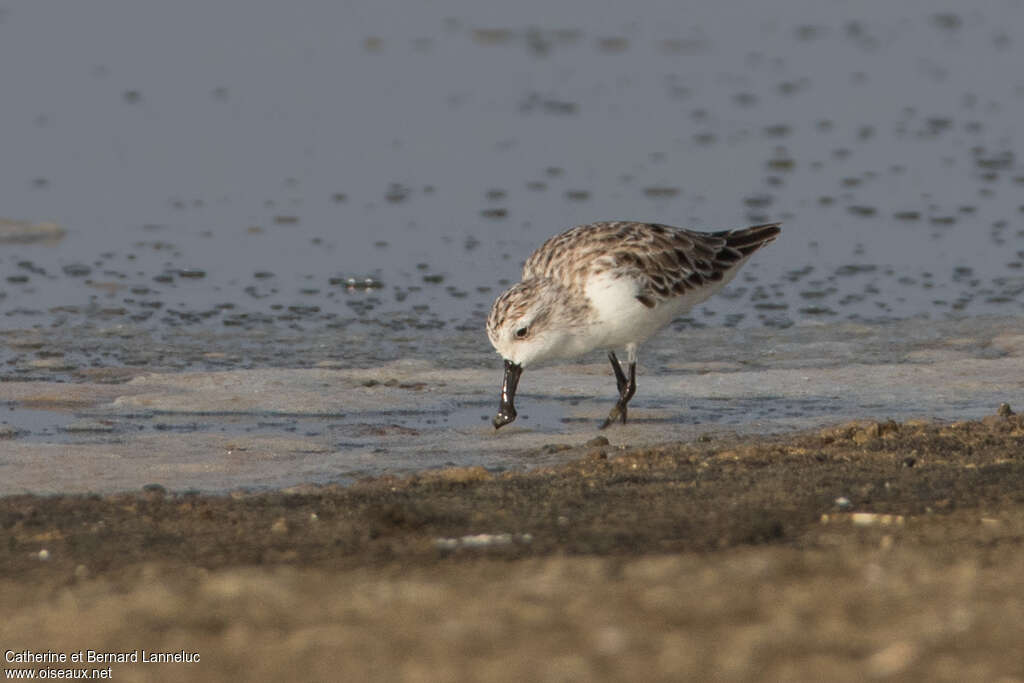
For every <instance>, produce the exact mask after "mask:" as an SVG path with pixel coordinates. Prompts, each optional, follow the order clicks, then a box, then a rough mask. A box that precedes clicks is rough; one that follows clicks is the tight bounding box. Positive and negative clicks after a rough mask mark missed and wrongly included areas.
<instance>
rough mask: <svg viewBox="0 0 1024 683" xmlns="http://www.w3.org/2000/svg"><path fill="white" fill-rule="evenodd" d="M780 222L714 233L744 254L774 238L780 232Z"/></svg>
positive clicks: (752, 251) (755, 249)
mask: <svg viewBox="0 0 1024 683" xmlns="http://www.w3.org/2000/svg"><path fill="white" fill-rule="evenodd" d="M781 225H782V224H781V223H765V224H764V225H752V226H750V227H749V228H743V229H741V230H725V231H723V232H718V233H715V234H716V235H717V236H719V237H724V238H725V243H726V246H728V247H731V248H733V249H736V250H737V251H739V252H740V253H741V254H743V255H744V256H747V255H749V254H753V253H754V252H755V251H757V250H758V249H760V248H761V247H763V246H764V245H766V244H768V243H769V242H772V241H774V240H775V238H776V237H778V235H779V233H780V232H782V230H781V229H780V227H779V226H781Z"/></svg>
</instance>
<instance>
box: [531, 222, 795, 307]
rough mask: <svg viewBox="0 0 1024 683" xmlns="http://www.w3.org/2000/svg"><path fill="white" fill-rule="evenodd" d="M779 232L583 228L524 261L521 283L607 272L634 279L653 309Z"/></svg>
mask: <svg viewBox="0 0 1024 683" xmlns="http://www.w3.org/2000/svg"><path fill="white" fill-rule="evenodd" d="M778 232H779V230H778V224H768V225H763V226H754V227H751V228H745V229H741V230H732V231H722V232H716V233H705V232H697V231H694V230H686V229H683V228H673V227H671V226H667V225H660V224H656V223H636V222H622V221H609V222H602V223H592V224H589V225H581V226H577V227H575V228H572V229H571V230H568V231H566V232H564V233H562V234H560V235H556V236H554V237H552V238H551V239H549V240H548V241H546V242H545V243H544V244H542V245H541V246H540V247H539V248H538V249H537V250H536V251H535V252H534V253H533V254H532V255H531V256H530V258H529V259H528V260H527V261H526V264H525V265H524V267H523V279H524V280H526V279H529V278H533V277H548V278H552V279H554V280H556V281H558V282H561V283H562V284H563V285H565V286H567V287H574V286H582V284H583V282H584V281H585V280H586V278H588V277H590V276H592V275H596V274H599V273H602V272H607V271H611V272H613V273H615V274H616V276H618V277H629V278H633V279H635V280H636V281H637V282H638V283H639V284H640V288H641V293H640V294H639V295H638V297H637V298H638V299H639V300H640V302H641V303H643V304H644V305H645V306H647V307H649V308H651V307H653V306H654V305H656V304H657V303H658V302H660V301H663V300H665V299H670V298H673V297H676V296H679V295H682V294H684V293H686V292H687V291H689V290H692V289H695V288H698V287H702V286H705V285H707V284H711V283H714V282H717V281H719V280H721V279H722V278H723V277H724V275H725V273H726V272H727V271H728V270H729V269H730V268H731V267H732V266H734V265H736V263H737V262H739V261H740V260H742V259H743V258H744V257H745V256H747V255H749V254H751V253H753V252H754V251H756V250H757V249H758V248H759V247H761V246H762V245H764V244H766V243H768V242H770V241H771V240H772V239H774V237H775V236H776V235H777V234H778Z"/></svg>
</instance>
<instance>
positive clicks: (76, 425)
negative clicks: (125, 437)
mask: <svg viewBox="0 0 1024 683" xmlns="http://www.w3.org/2000/svg"><path fill="white" fill-rule="evenodd" d="M61 429H63V430H64V431H65V432H72V433H75V432H103V433H109V432H113V431H114V430H115V429H117V427H116V425H115V424H114V423H113V422H111V421H109V420H77V421H75V422H72V423H71V424H68V425H64V426H63V427H62V428H61Z"/></svg>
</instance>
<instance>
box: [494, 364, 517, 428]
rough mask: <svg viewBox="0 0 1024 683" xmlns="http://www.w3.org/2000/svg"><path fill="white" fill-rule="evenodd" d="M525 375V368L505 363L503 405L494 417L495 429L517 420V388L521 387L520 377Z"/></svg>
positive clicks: (502, 391)
mask: <svg viewBox="0 0 1024 683" xmlns="http://www.w3.org/2000/svg"><path fill="white" fill-rule="evenodd" d="M521 374H523V366H522V365H517V364H515V363H513V362H512V361H510V360H506V361H505V379H503V380H502V381H501V404H500V405H499V406H498V414H497V415H495V416H494V421H493V424H494V428H495V429H501V428H502V427H504V426H505V425H507V424H508V423H509V422H511V421H512V420H514V419H516V415H517V414H518V413H516V406H515V400H516V387H518V386H519V376H520V375H521Z"/></svg>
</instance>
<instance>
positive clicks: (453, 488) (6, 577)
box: [0, 408, 1024, 681]
mask: <svg viewBox="0 0 1024 683" xmlns="http://www.w3.org/2000/svg"><path fill="white" fill-rule="evenodd" d="M557 448H562V447H561V446H559V447H557ZM568 455H571V456H572V459H571V461H570V462H568V463H567V464H563V465H559V466H556V467H548V468H539V469H535V470H532V471H529V472H517V473H500V474H496V473H493V472H489V471H487V470H485V469H483V468H451V469H439V470H433V471H428V472H424V473H421V474H417V475H414V476H410V477H404V478H393V477H383V478H374V479H368V480H365V481H361V482H359V483H357V484H355V485H352V486H348V487H340V486H308V487H304V486H303V487H294V488H291V489H285V490H277V491H272V492H261V493H246V492H239V493H234V494H225V495H201V494H188V493H174V492H168V491H165V490H163V489H162V488H160V487H157V486H152V487H148V488H147V489H145V490H141V491H138V492H131V493H121V494H111V495H102V496H100V495H58V496H45V497H44V496H30V495H25V496H17V495H16V496H8V497H5V498H2V499H0V548H3V549H4V551H3V553H2V554H0V604H2V605H3V606H4V618H3V619H2V620H0V642H2V643H3V644H4V649H5V650H6V653H5V658H6V660H7V661H5V662H4V667H5V668H6V669H12V668H19V667H23V666H24V667H28V668H35V669H44V668H50V669H70V668H77V667H82V668H88V669H92V668H96V669H97V670H98V671H103V670H105V671H106V672H107V673H108V674H109V675H110V676H111V677H112V678H113V679H116V680H154V681H162V680H168V681H169V680H194V681H206V680H226V679H236V680H239V679H245V680H282V679H283V680H353V681H355V680H408V681H436V680H448V681H452V680H473V681H511V680H517V681H522V680H535V681H570V680H654V681H657V680H666V681H667V680H685V679H692V680H710V679H717V680H722V679H735V680H833V681H843V680H851V681H852V680H865V679H869V678H880V679H885V678H889V677H897V678H899V679H905V680H911V679H914V680H933V681H940V680H959V681H962V680H1003V681H1010V680H1024V419H1022V418H1021V416H1018V415H1015V414H1013V413H1012V411H1010V410H1009V409H1007V408H1003V409H1002V410H1001V411H1000V413H999V414H996V415H992V416H989V417H986V418H985V419H983V420H980V421H962V422H955V423H948V422H945V423H938V422H933V421H925V420H917V421H910V422H904V423H897V422H855V423H848V424H843V425H839V426H836V427H829V428H827V429H823V430H817V431H814V432H804V433H800V434H796V435H789V436H770V437H757V436H749V435H747V436H735V437H724V436H723V437H715V438H703V439H698V440H696V441H693V442H686V443H682V442H674V443H666V444H664V445H659V446H647V447H642V448H631V447H612V446H610V445H608V443H607V441H606V440H605V439H603V438H601V437H598V438H595V439H594V440H592V441H590V442H589V443H587V444H586V445H585V446H580V447H577V448H576V449H575V452H571V453H568ZM26 650H29V651H32V652H36V653H40V652H42V653H45V652H48V651H49V652H54V653H65V654H67V655H68V656H69V657H70V656H71V655H72V654H74V653H78V652H79V651H81V652H82V653H84V655H85V656H86V657H88V656H94V657H95V658H100V656H101V655H102V654H103V653H108V654H110V653H125V657H128V658H129V661H117V658H116V657H115V656H112V657H110V658H108V660H107V661H106V662H95V663H91V664H90V663H81V664H79V663H71V662H67V663H60V664H54V663H30V664H21V663H12V662H10V661H9V659H10V658H11V657H12V656H15V657H16V656H17V654H18V653H22V652H24V651H26ZM90 651H92V654H89V653H90ZM131 653H137V654H141V655H142V657H143V659H145V657H146V656H149V657H152V656H153V655H154V653H155V654H157V655H160V657H158V660H157V661H153V660H152V659H150V660H148V661H135V662H133V661H131V660H130V655H131ZM175 657H176V659H175ZM160 658H168V659H170V661H159V659H160ZM122 659H123V658H122ZM196 660H198V661H196Z"/></svg>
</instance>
